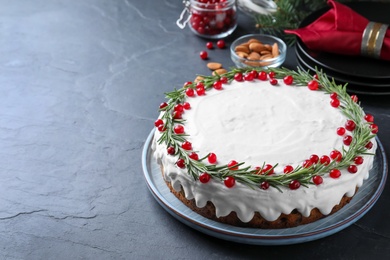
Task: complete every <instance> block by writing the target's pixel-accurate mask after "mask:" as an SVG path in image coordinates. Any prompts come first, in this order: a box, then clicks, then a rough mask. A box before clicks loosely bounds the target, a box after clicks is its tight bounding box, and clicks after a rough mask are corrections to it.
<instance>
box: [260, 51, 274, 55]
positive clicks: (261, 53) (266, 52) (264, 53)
mask: <svg viewBox="0 0 390 260" xmlns="http://www.w3.org/2000/svg"><path fill="white" fill-rule="evenodd" d="M266 54H271V52H270V51H267V50H265V51H261V52H260V55H266Z"/></svg>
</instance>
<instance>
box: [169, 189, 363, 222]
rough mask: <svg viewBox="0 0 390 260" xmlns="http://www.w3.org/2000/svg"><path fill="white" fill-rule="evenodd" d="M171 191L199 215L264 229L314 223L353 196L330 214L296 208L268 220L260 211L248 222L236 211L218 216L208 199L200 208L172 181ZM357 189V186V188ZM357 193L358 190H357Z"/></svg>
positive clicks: (343, 199) (346, 198)
mask: <svg viewBox="0 0 390 260" xmlns="http://www.w3.org/2000/svg"><path fill="white" fill-rule="evenodd" d="M166 184H167V185H168V187H169V189H170V190H171V192H172V193H173V194H174V195H175V196H176V197H177V198H178V199H179V200H181V201H182V202H183V203H184V204H185V205H186V206H187V207H189V208H190V209H192V210H193V211H195V212H196V213H198V214H199V215H202V216H203V217H206V218H209V219H212V220H215V221H218V222H221V223H225V224H229V225H233V226H239V227H251V228H262V229H278V228H291V227H296V226H299V225H304V224H308V223H312V222H314V221H317V220H319V219H321V218H323V217H326V216H329V215H331V214H333V213H335V212H337V211H338V210H340V209H341V208H342V207H344V206H345V205H346V204H348V203H349V202H350V201H351V199H352V197H347V196H345V195H344V197H343V198H342V199H341V201H340V203H339V204H338V205H336V206H334V207H333V209H332V211H331V213H330V214H329V215H323V214H322V213H321V212H320V211H319V210H318V209H317V208H314V209H313V210H312V211H311V213H310V215H309V216H308V217H305V216H302V214H301V213H299V212H298V211H297V210H296V209H295V210H293V211H292V212H291V213H290V214H288V215H286V214H283V213H282V214H281V215H280V217H279V218H278V219H276V220H275V221H268V220H266V219H264V218H263V217H262V216H261V215H260V214H259V213H258V212H255V215H254V217H253V219H252V220H251V221H249V222H247V223H245V222H242V221H241V220H240V219H239V218H238V217H237V214H236V212H234V211H233V212H231V213H230V214H229V215H227V216H225V217H217V216H216V214H215V206H214V204H213V203H212V202H210V201H208V202H207V204H206V206H205V207H203V208H198V207H197V206H196V204H195V200H194V199H191V200H188V199H186V197H185V195H184V191H183V189H181V191H179V192H178V191H176V190H175V189H174V188H173V187H172V185H171V183H170V182H166ZM356 191H357V188H356ZM355 193H356V192H355Z"/></svg>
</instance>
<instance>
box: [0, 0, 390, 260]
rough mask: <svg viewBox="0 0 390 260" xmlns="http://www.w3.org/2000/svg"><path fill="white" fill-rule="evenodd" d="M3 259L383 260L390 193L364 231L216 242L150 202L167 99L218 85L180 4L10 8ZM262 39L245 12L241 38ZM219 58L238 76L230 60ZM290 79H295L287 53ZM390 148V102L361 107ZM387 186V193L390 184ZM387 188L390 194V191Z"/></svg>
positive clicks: (4, 27)
mask: <svg viewBox="0 0 390 260" xmlns="http://www.w3.org/2000/svg"><path fill="white" fill-rule="evenodd" d="M0 5H1V6H2V8H1V9H0V93H1V94H0V162H1V165H0V259H204V258H208V257H211V258H213V259H235V258H258V257H260V256H261V257H264V258H271V257H274V258H276V257H277V258H282V257H288V256H296V257H298V258H300V259H305V258H313V257H317V258H318V257H320V258H322V259H335V258H344V259H367V258H368V257H372V258H373V259H374V258H375V259H376V258H378V259H380V258H381V257H382V256H385V255H387V256H388V255H390V224H389V223H390V222H389V220H388V219H389V216H390V207H388V203H389V200H390V191H389V188H388V187H386V189H385V190H384V192H383V194H382V196H381V198H380V199H379V201H378V202H377V204H376V205H375V206H374V207H373V208H372V210H371V211H370V212H368V213H367V214H366V215H365V216H364V217H363V218H362V219H361V220H359V221H358V222H357V223H356V224H354V225H352V226H351V227H349V228H347V229H345V230H343V231H341V232H339V233H337V234H335V235H332V236H330V237H327V238H324V239H321V240H318V241H313V242H309V243H306V244H301V245H292V246H283V247H260V246H250V245H240V244H235V243H231V242H226V241H222V240H218V239H215V238H212V237H209V236H207V235H204V234H202V233H199V232H197V231H195V230H193V229H191V228H189V227H187V226H185V225H183V224H181V223H180V222H178V221H177V220H175V219H174V218H172V217H171V216H170V215H169V214H168V213H167V212H165V211H164V209H162V208H161V207H160V206H159V205H158V203H157V202H156V201H155V200H154V198H153V197H152V195H151V194H150V192H149V190H148V188H147V186H146V184H145V181H144V177H143V174H142V167H141V151H142V147H143V144H144V141H145V139H146V137H147V136H148V134H149V132H150V131H151V129H152V127H153V122H154V120H155V118H156V116H157V110H156V108H157V107H158V104H159V103H160V102H162V100H163V99H164V94H163V93H164V92H167V91H169V90H172V89H173V88H174V87H181V85H182V83H183V82H185V81H188V80H191V79H193V78H194V75H195V74H197V73H199V74H208V73H209V71H208V69H207V68H206V66H205V61H202V60H201V59H200V58H199V57H198V53H199V51H200V50H203V49H205V43H206V40H204V39H201V38H198V37H196V36H194V35H193V34H192V33H191V32H190V31H189V29H188V28H186V29H185V30H180V29H179V28H178V27H177V26H176V24H175V22H176V19H177V18H178V17H179V14H180V12H181V11H182V8H183V6H182V3H181V1H180V0H165V1H154V0H143V1H136V0H127V1H126V0H115V1H109V0H106V1H104V0H82V1H65V0H46V1H44V0H35V1H29V0H14V1H4V0H1V1H0ZM248 32H254V23H253V21H252V20H251V19H250V18H248V17H244V16H243V14H241V17H240V20H239V27H238V29H237V31H236V32H235V34H234V35H233V36H231V37H229V38H228V39H226V41H227V43H230V42H231V41H232V39H234V38H237V37H238V36H240V35H243V34H246V33H248ZM209 55H210V59H211V60H213V61H218V62H222V63H223V64H224V65H225V67H230V66H233V64H232V62H231V61H230V58H229V52H228V49H225V50H219V49H215V50H213V51H209ZM285 66H287V67H295V66H296V63H295V57H294V54H293V50H290V53H289V56H288V60H287V61H286V63H285ZM360 100H361V101H362V103H363V106H364V107H365V109H366V110H367V111H368V112H370V113H372V114H373V115H374V116H375V118H376V122H377V124H378V125H379V126H380V132H379V138H380V140H381V141H382V143H383V144H384V146H385V149H386V150H387V151H389V150H390V138H389V136H390V130H389V129H390V116H389V112H390V103H389V102H388V97H372V96H361V97H360ZM387 182H389V181H387ZM387 186H388V185H387Z"/></svg>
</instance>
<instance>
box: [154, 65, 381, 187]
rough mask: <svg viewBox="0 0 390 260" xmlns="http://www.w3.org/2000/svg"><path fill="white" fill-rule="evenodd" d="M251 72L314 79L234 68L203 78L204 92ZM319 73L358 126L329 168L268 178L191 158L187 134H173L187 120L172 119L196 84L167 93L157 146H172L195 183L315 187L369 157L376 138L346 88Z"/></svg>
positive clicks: (302, 80)
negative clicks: (318, 179)
mask: <svg viewBox="0 0 390 260" xmlns="http://www.w3.org/2000/svg"><path fill="white" fill-rule="evenodd" d="M252 70H256V71H257V72H261V71H265V72H266V73H269V72H271V71H272V72H274V73H275V78H278V79H282V78H284V77H285V76H289V75H291V76H292V77H293V78H294V84H295V85H297V86H307V84H308V82H309V81H311V80H313V76H312V75H311V74H310V73H309V72H308V71H303V70H300V69H298V70H297V71H291V70H289V69H286V68H269V69H262V68H233V69H231V70H230V71H229V72H227V73H225V74H223V75H215V76H202V77H203V79H202V82H203V85H204V86H205V89H206V90H209V89H211V88H212V87H213V83H214V82H215V81H217V80H219V79H220V78H221V77H226V78H227V79H228V81H229V82H230V81H232V80H233V79H234V75H235V74H236V73H243V74H245V73H248V72H250V71H252ZM316 74H317V78H318V79H317V81H318V83H319V85H320V91H323V92H324V93H325V94H331V93H337V97H338V99H339V100H340V107H339V109H340V111H341V113H343V114H344V115H345V116H346V117H347V118H348V119H350V120H353V121H354V122H355V124H356V128H355V130H354V138H353V140H352V143H351V144H350V145H349V149H348V150H346V149H345V148H344V147H342V151H341V152H342V159H341V161H339V162H337V161H336V160H334V161H332V162H331V163H330V164H329V165H322V164H319V163H318V164H314V165H312V166H310V167H309V168H304V167H301V166H298V167H296V168H295V169H294V170H293V171H292V172H291V173H289V174H274V175H268V174H267V173H268V172H266V173H263V174H260V173H259V170H255V169H253V168H251V166H246V167H240V168H238V169H237V170H232V169H230V168H229V167H228V165H218V166H217V165H214V164H206V163H204V160H205V159H206V158H207V157H208V155H206V156H204V157H203V158H200V159H199V160H194V159H192V158H190V157H189V153H190V152H192V151H188V150H185V149H183V148H182V147H181V144H182V143H183V142H185V141H186V136H187V135H185V134H175V133H174V131H173V126H174V124H177V123H180V124H185V120H183V119H176V118H175V117H174V116H173V112H174V107H175V106H176V105H177V104H181V103H183V102H184V101H185V97H186V96H185V91H186V89H187V88H193V89H195V87H196V83H191V84H186V85H185V86H184V87H183V88H180V89H176V90H174V91H172V92H169V93H166V97H167V99H168V106H166V107H164V108H163V109H160V111H161V112H162V119H163V120H164V127H165V130H164V131H162V133H161V136H160V138H159V139H158V143H159V144H162V143H164V144H165V145H166V147H169V146H172V147H173V148H174V150H175V155H177V156H178V157H179V158H182V159H184V161H185V165H186V168H187V172H188V174H190V175H191V176H192V177H193V178H194V180H198V179H199V176H200V174H202V173H204V172H206V173H208V174H209V175H210V176H211V177H212V178H214V179H217V180H220V181H223V180H224V179H225V178H226V177H228V176H232V177H234V178H235V180H236V181H238V182H241V183H243V184H245V185H247V186H249V187H251V188H258V187H259V185H260V184H261V183H263V182H268V184H269V185H270V186H272V187H274V188H276V189H278V190H279V191H282V190H281V187H283V186H284V187H288V186H289V184H290V182H291V181H293V180H296V181H299V182H300V183H301V185H303V186H304V187H309V185H313V184H314V183H313V181H312V178H313V177H314V176H316V175H319V176H323V175H325V174H327V173H329V171H330V170H332V169H335V168H337V169H344V168H346V167H348V166H349V165H350V164H352V163H353V160H354V158H355V157H356V156H358V155H363V154H368V153H367V148H366V147H365V146H366V144H367V143H368V142H369V141H370V140H371V139H372V138H374V137H375V135H374V134H372V133H371V128H370V125H369V123H367V122H366V121H365V120H364V112H363V110H362V108H361V107H360V106H359V104H357V103H356V102H354V101H353V100H352V99H351V97H350V96H349V95H348V94H347V92H346V87H347V85H338V84H336V82H335V81H334V79H329V78H328V77H327V76H326V74H324V73H323V72H322V71H320V70H317V71H316ZM243 164H244V162H240V163H238V164H237V165H236V166H242V165H243ZM263 167H264V165H263ZM263 167H262V168H263ZM275 167H276V165H274V166H273V167H272V169H273V168H275Z"/></svg>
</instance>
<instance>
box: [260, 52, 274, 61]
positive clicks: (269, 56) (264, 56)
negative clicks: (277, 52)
mask: <svg viewBox="0 0 390 260" xmlns="http://www.w3.org/2000/svg"><path fill="white" fill-rule="evenodd" d="M273 57H274V56H272V54H270V53H269V54H266V55H262V56H261V60H268V59H272V58H273Z"/></svg>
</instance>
